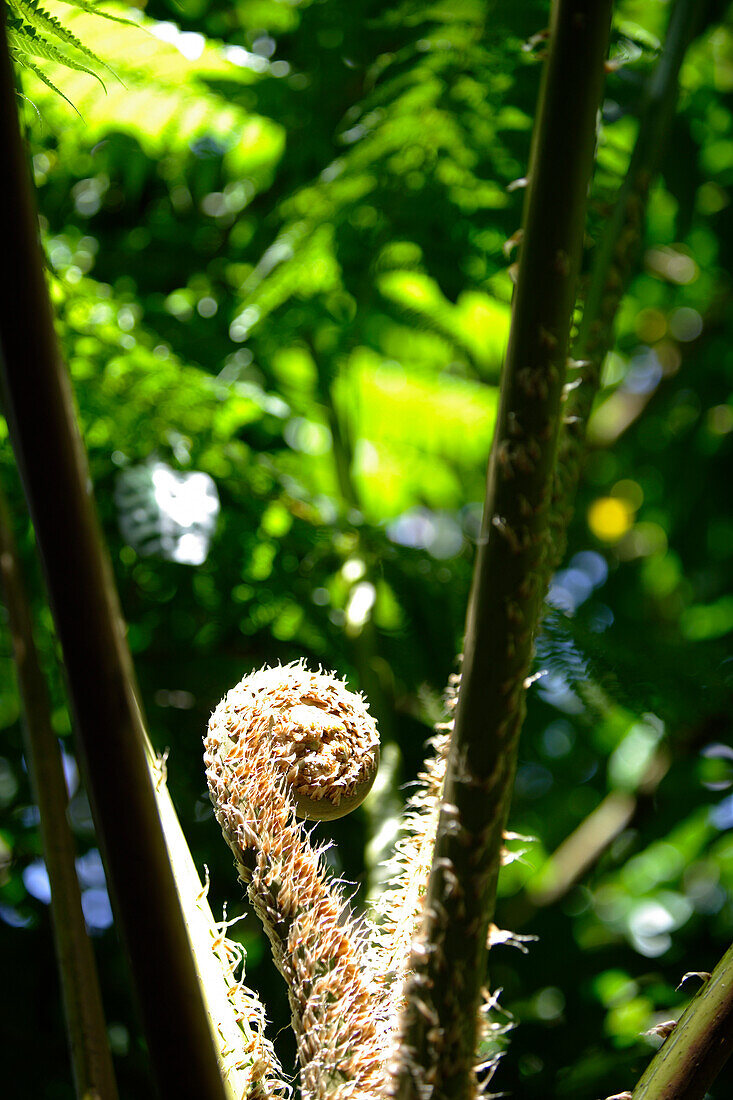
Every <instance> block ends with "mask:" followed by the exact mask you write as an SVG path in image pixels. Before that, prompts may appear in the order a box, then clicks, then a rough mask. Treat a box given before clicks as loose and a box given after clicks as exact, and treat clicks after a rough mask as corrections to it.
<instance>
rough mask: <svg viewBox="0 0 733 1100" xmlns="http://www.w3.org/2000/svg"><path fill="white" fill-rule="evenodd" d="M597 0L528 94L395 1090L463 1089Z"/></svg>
mask: <svg viewBox="0 0 733 1100" xmlns="http://www.w3.org/2000/svg"><path fill="white" fill-rule="evenodd" d="M610 12H611V3H610V2H609V0H559V2H558V3H556V4H555V5H554V9H553V18H552V26H551V31H550V44H549V59H548V62H547V66H546V69H545V72H544V77H543V82H542V88H541V91H540V100H539V108H538V114H537V121H536V124H535V131H534V137H533V144H532V153H531V158H530V167H529V187H528V192H527V197H526V206H525V214H524V236H523V242H522V245H521V253H520V260H519V274H518V280H517V290H516V295H515V300H514V307H513V317H512V327H511V333H510V338H509V347H508V350H507V357H506V363H505V366H504V374H503V379H502V389H501V401H500V408H499V416H498V421H497V427H496V432H495V437H494V444H493V448H492V456H491V461H490V465H489V476H488V487H487V495H486V503H485V507H484V518H483V525H482V533H481V537H480V540H479V549H478V554H477V560H476V566H475V572H474V584H473V591H472V595H471V601H470V605H469V613H468V622H467V628H466V639H465V656H464V661H463V673H462V680H461V686H460V690H459V696H458V706H457V711H456V720H455V731H454V734H453V739H452V744H451V750H450V757H449V762H448V771H447V776H446V784H445V791H444V799H443V808H442V811H441V816H440V822H439V826H438V836H437V841H436V847H435V854H434V859H433V869H432V872H431V876H430V881H429V886H428V893H427V898H426V903H425V916H424V925H423V930H422V934H421V936H420V938H419V940H418V943H417V945H416V948H415V950H414V952H413V960H412V962H413V974H412V976H411V977H410V978H409V979H408V985H407V1007H406V1010H405V1016H404V1020H403V1027H402V1033H403V1034H402V1038H403V1050H402V1052H401V1054H400V1056H399V1066H398V1068H397V1074H396V1082H395V1092H396V1094H397V1095H398V1096H399V1097H401V1098H402V1100H407V1098H408V1097H413V1096H414V1097H417V1096H418V1095H424V1093H425V1090H426V1089H428V1088H429V1089H431V1090H432V1095H434V1096H440V1097H441V1098H442V1097H446V1098H448V1097H449V1098H451V1100H464V1098H467V1097H468V1096H470V1095H471V1094H472V1093H473V1091H474V1081H473V1064H474V1058H475V1048H476V1042H477V1015H478V1009H479V1005H480V1002H481V998H482V989H483V984H484V981H485V974H486V955H487V946H486V942H487V932H488V925H489V921H490V919H491V916H492V914H493V910H494V901H495V896H496V883H497V878H498V873H499V865H500V857H501V848H502V838H503V832H504V825H505V822H506V817H507V813H508V808H509V800H510V796H511V788H512V782H513V776H514V770H515V763H516V754H517V740H518V736H519V730H520V727H521V723H522V717H523V712H524V694H525V684H524V681H525V677H526V675H527V671H528V668H529V664H530V660H531V656H532V642H533V635H534V631H535V627H536V624H537V619H538V613H539V608H540V603H541V600H542V597H543V595H544V591H543V583H542V580H543V577H544V575H545V570H544V563H545V560H546V556H547V541H546V528H547V519H548V511H549V505H550V493H551V485H552V474H553V465H554V460H555V449H556V441H557V435H558V426H559V421H560V415H561V413H560V409H561V395H562V387H563V380H564V375H565V360H566V355H567V344H568V336H569V331H570V323H571V317H572V310H573V305H574V301H575V290H576V281H577V272H578V267H579V262H580V255H581V250H582V241H583V231H584V225H585V208H586V197H587V192H588V185H589V180H590V175H591V169H592V164H593V152H594V145H595V129H596V113H597V110H598V106H599V102H600V95H601V88H602V84H603V63H604V57H605V53H606V48H607V42H608V33H609V23H610Z"/></svg>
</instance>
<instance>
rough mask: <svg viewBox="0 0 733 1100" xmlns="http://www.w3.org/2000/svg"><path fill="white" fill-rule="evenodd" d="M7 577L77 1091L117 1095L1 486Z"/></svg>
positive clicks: (0, 533)
mask: <svg viewBox="0 0 733 1100" xmlns="http://www.w3.org/2000/svg"><path fill="white" fill-rule="evenodd" d="M0 579H2V589H3V593H4V597H5V606H6V608H7V612H8V623H9V626H10V632H11V635H12V638H13V653H14V656H15V665H16V669H17V672H18V683H19V687H20V697H21V701H22V704H23V713H24V718H25V721H24V723H23V730H24V741H25V758H26V761H27V763H28V770H29V773H30V777H31V785H32V788H33V796H34V798H35V800H36V805H37V806H38V809H39V812H40V816H41V823H40V829H41V841H42V844H43V856H44V859H45V861H46V868H47V870H48V877H49V881H50V883H51V916H52V921H53V935H54V942H55V944H56V959H57V962H58V968H59V975H60V978H61V994H62V998H63V1004H64V1017H65V1020H66V1028H67V1031H68V1036H69V1047H70V1050H71V1063H72V1067H73V1070H74V1084H75V1087H76V1095H77V1096H78V1097H79V1100H83V1098H85V1097H89V1096H96V1097H98V1098H99V1100H116V1098H117V1086H116V1084H115V1078H114V1071H113V1069H112V1058H111V1056H110V1051H109V1044H108V1042H107V1028H106V1025H105V1022H104V1011H103V1008H102V996H101V993H100V990H99V979H98V977H97V969H96V964H95V962H94V953H93V951H92V945H91V942H90V940H89V936H88V935H87V931H86V927H85V923H84V914H83V912H82V907H81V892H80V890H79V880H78V878H77V876H76V866H75V862H74V856H75V852H74V838H73V836H72V833H71V827H70V825H69V822H68V820H67V817H66V808H67V805H68V795H67V791H66V780H65V778H64V768H63V763H62V760H61V750H60V749H59V746H58V742H57V740H56V737H55V735H54V732H53V728H52V726H51V711H50V706H49V701H48V692H47V690H46V683H45V680H44V678H43V673H42V672H41V668H40V665H39V662H38V653H37V651H36V646H35V642H34V639H33V622H32V618H31V613H30V608H29V606H28V600H27V598H26V594H25V588H24V585H23V578H22V576H21V571H20V560H19V558H18V552H17V549H16V545H15V539H14V538H13V531H12V524H11V519H10V515H9V513H8V507H7V503H6V501H5V496H4V494H3V492H2V487H1V486H0Z"/></svg>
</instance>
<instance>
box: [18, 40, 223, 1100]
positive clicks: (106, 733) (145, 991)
mask: <svg viewBox="0 0 733 1100" xmlns="http://www.w3.org/2000/svg"><path fill="white" fill-rule="evenodd" d="M0 23H1V24H2V25H1V28H0V148H2V150H3V157H4V173H3V175H4V183H5V197H4V200H3V203H2V204H0V238H1V239H2V240H3V243H4V253H3V264H4V266H5V270H6V272H7V273H8V275H9V276H10V277H9V278H8V279H6V284H5V286H4V290H3V294H2V296H0V351H1V353H2V367H3V384H4V391H5V407H6V411H7V417H8V427H9V430H10V436H11V440H12V443H13V447H14V449H15V453H16V457H17V460H18V465H19V468H20V471H21V476H22V479H23V484H24V488H25V492H26V496H27V499H28V502H29V506H30V510H31V515H32V518H33V522H34V527H35V531H36V537H37V540H38V545H39V548H40V552H41V557H42V560H43V566H44V571H45V576H46V582H47V585H48V590H49V595H50V602H51V606H52V610H53V613H54V619H55V623H56V628H57V631H58V635H59V638H60V641H61V645H62V648H63V653H64V660H65V665H66V674H67V680H68V684H69V690H70V696H71V700H72V707H73V711H74V718H75V728H76V730H77V732H78V737H79V742H80V749H81V758H82V762H83V764H84V770H85V777H86V782H87V789H88V791H89V795H90V800H91V803H92V808H93V812H94V817H95V823H96V827H97V832H98V836H99V840H100V847H101V848H102V852H103V855H104V858H105V865H106V868H107V875H108V882H109V885H110V890H111V894H112V899H113V903H114V907H115V913H116V917H117V920H118V922H119V927H120V931H121V933H122V935H123V938H124V941H125V944H126V947H127V950H128V953H129V956H130V961H131V964H132V971H133V976H134V982H135V986H136V990H137V994H138V999H139V1002H140V1005H141V1008H142V1013H143V1020H144V1025H145V1030H146V1035H147V1038H148V1041H149V1045H150V1051H151V1057H152V1060H153V1064H154V1068H155V1072H156V1076H157V1080H158V1085H159V1089H160V1092H161V1094H162V1095H164V1096H176V1097H181V1096H198V1097H206V1098H207V1100H208V1098H211V1100H216V1098H223V1097H224V1095H225V1092H224V1086H223V1084H222V1080H221V1077H220V1073H219V1069H218V1065H217V1059H216V1055H215V1050H214V1044H213V1042H212V1035H211V1031H210V1026H209V1022H208V1018H207V1015H206V1011H205V1008H204V1003H203V999H202V994H201V989H200V987H199V982H198V978H197V973H196V968H195V963H194V958H193V956H192V952H191V948H190V944H189V939H188V936H187V933H186V927H185V923H184V919H183V914H182V911H181V905H180V901H179V897H178V893H177V890H176V883H175V879H174V876H173V873H172V870H171V865H170V861H169V858H168V852H167V849H166V845H165V841H164V838H163V834H162V832H161V828H160V819H159V816H158V810H157V806H156V802H155V795H154V791H153V785H152V781H151V777H150V773H149V770H148V764H147V761H146V757H145V748H144V728H143V719H142V715H141V711H140V706H139V703H138V700H137V697H136V692H135V686H134V674H133V671H132V663H131V660H130V655H129V651H128V649H127V645H126V642H125V636H124V624H123V621H122V617H121V615H120V610H119V607H118V603H117V596H116V592H115V589H114V584H113V581H112V574H111V567H110V563H109V561H108V559H107V556H106V554H105V552H104V549H103V543H102V540H101V535H100V531H99V526H98V520H97V517H96V513H95V509H94V505H93V500H92V491H91V483H90V477H89V471H88V468H87V464H86V460H85V455H84V451H83V447H82V443H81V440H80V437H79V434H78V430H77V428H76V423H75V419H74V413H73V401H72V395H71V390H70V385H69V381H68V377H67V375H66V373H65V371H64V369H63V366H62V363H61V356H60V352H59V348H58V345H57V342H56V336H55V333H54V326H53V316H52V311H51V306H50V302H49V298H48V292H47V289H46V285H45V281H44V276H43V268H42V261H41V252H40V247H39V243H38V239H37V221H36V215H35V210H34V207H33V201H32V191H31V184H30V180H29V178H28V168H27V161H26V154H25V149H24V147H23V142H22V139H21V135H20V130H19V125H18V116H17V105H16V94H15V87H14V81H13V73H12V68H11V64H10V58H9V55H8V49H7V39H6V35H5V26H4V21H2V20H0Z"/></svg>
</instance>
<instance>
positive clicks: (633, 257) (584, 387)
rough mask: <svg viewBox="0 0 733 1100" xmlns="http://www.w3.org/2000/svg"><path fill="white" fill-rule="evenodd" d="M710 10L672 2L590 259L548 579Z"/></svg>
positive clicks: (700, 1)
mask: <svg viewBox="0 0 733 1100" xmlns="http://www.w3.org/2000/svg"><path fill="white" fill-rule="evenodd" d="M714 6H715V5H714V4H713V3H712V0H676V3H675V4H674V7H673V8H672V11H671V14H670V20H669V26H668V28H667V35H666V39H665V43H664V50H663V52H662V55H661V57H660V59H659V63H658V64H657V67H656V69H655V70H654V72H653V73H652V75H651V76H650V78H649V81H648V83H647V87H646V93H645V97H644V104H643V107H642V112H641V120H640V123H639V132H638V135H637V139H636V142H635V145H634V151H633V153H632V156H631V163H630V164H629V169H628V172H627V175H626V179H625V180H624V182H623V184H622V186H621V189H620V191H619V195H618V198H617V199H616V203H615V205H614V208H613V212H612V214H611V216H610V218H609V219H608V221H607V223H606V226H605V229H604V232H603V235H602V237H601V239H600V241H599V243H598V246H597V248H596V251H595V258H594V262H593V265H592V269H591V275H590V282H589V285H588V290H587V293H586V297H585V303H584V307H583V317H582V320H581V323H580V328H579V331H578V336H577V338H576V340H575V342H574V345H573V349H572V354H573V357H574V359H575V360H576V362H577V363H578V364H579V367H578V373H576V375H575V377H574V378H573V379H572V381H573V382H579V385H578V386H577V388H576V389H574V390H573V391H572V392H571V393H570V395H569V397H568V401H567V404H566V407H565V411H566V423H565V425H564V427H563V428H562V430H561V433H560V440H559V443H558V456H557V466H556V473H555V482H554V486H553V499H552V512H551V516H550V532H551V550H550V555H549V558H548V563H547V566H548V571H549V573H550V574H552V573H553V572H554V571H555V569H557V568H558V566H559V565H560V563H561V562H562V560H563V557H564V555H565V547H566V545H567V528H568V524H569V523H570V520H571V518H572V514H573V504H574V501H575V494H576V490H577V487H578V481H579V478H580V469H581V463H582V459H583V454H584V452H585V434H586V427H587V424H588V417H589V415H590V411H591V407H592V405H593V401H594V399H595V397H596V394H597V393H598V388H599V384H600V375H601V367H602V366H603V360H604V359H605V357H606V354H607V352H608V350H609V348H610V347H611V344H612V340H613V326H614V322H615V320H616V314H617V312H618V307H619V305H620V303H621V299H622V298H623V296H624V294H625V293H626V291H627V289H628V286H629V283H630V282H631V279H632V277H633V275H634V272H635V271H636V267H637V263H638V258H639V252H640V250H641V244H642V236H643V231H644V215H645V211H646V205H647V200H648V197H649V191H650V188H651V185H652V183H653V182H654V180H655V178H656V176H657V174H658V172H659V169H660V166H661V162H662V158H663V155H664V151H665V148H666V146H667V142H668V139H669V134H670V130H671V128H672V123H673V121H674V117H675V111H676V107H677V93H678V80H679V73H680V68H681V66H682V62H683V60H684V57H685V54H686V52H687V49H688V47H689V45H690V43H691V42H692V41H693V39H694V38H695V36H696V34H698V33H699V32H700V30H701V29H702V28H703V27H704V26H705V25H707V23H708V22H709V20H710V18H711V17H712V10H713V8H714Z"/></svg>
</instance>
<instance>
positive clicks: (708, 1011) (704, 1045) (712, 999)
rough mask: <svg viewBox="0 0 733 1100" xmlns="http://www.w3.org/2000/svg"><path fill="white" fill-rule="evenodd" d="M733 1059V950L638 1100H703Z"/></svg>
mask: <svg viewBox="0 0 733 1100" xmlns="http://www.w3.org/2000/svg"><path fill="white" fill-rule="evenodd" d="M731 1054H733V947H731V948H729V950H728V951H727V952H726V953H725V955H724V956H723V958H722V959H721V960H720V962H719V963H718V965H717V966H716V968H715V970H714V971H713V974H712V977H711V978H710V980H709V981H708V982H706V983H705V985H704V986H703V987H702V989H701V990H700V991H699V993H698V994H697V996H696V997H694V998H693V1000H692V1001H691V1002H690V1003H689V1005H688V1006H687V1008H686V1009H685V1011H684V1012H683V1013H682V1016H681V1017H680V1019H679V1020H678V1022H677V1026H676V1027H675V1029H674V1031H673V1032H672V1034H671V1035H670V1036H669V1038H667V1039H666V1040H665V1041H664V1043H663V1044H662V1046H661V1047H660V1048H659V1050H658V1051H657V1053H656V1054H655V1055H654V1057H653V1058H652V1060H651V1062H650V1063H649V1065H648V1066H647V1068H646V1071H645V1072H644V1074H643V1076H642V1077H641V1080H640V1081H639V1083H638V1085H637V1086H636V1088H635V1089H634V1093H633V1100H702V1098H703V1097H704V1096H705V1094H706V1092H707V1091H708V1089H709V1088H710V1086H711V1084H712V1083H713V1081H714V1080H715V1078H716V1077H717V1075H718V1074H719V1073H720V1071H721V1069H722V1068H723V1066H724V1065H725V1063H726V1062H727V1061H728V1059H729V1058H730V1056H731Z"/></svg>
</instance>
